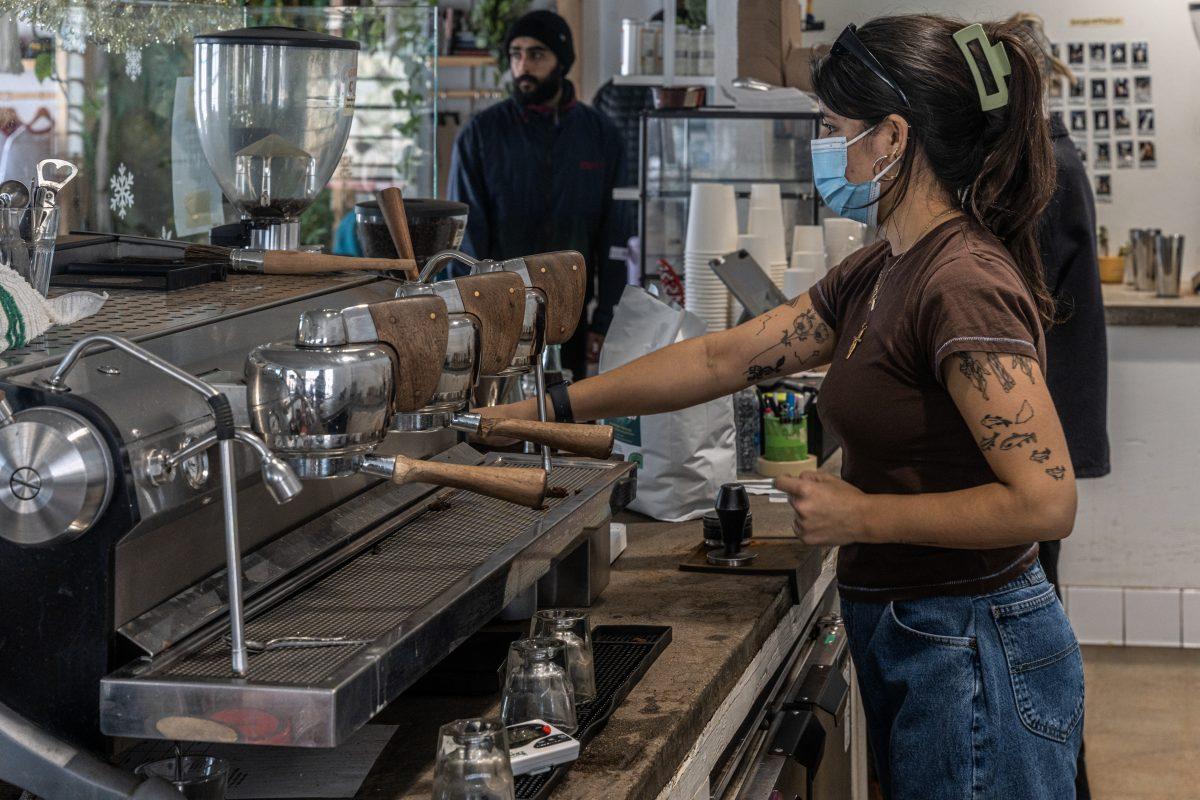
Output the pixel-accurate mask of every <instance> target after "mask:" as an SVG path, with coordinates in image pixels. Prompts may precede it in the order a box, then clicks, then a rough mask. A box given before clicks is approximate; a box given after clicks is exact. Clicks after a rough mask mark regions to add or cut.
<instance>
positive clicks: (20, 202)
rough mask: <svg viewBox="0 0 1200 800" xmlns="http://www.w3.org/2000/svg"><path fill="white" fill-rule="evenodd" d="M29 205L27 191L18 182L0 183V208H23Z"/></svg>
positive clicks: (26, 188) (23, 185)
mask: <svg viewBox="0 0 1200 800" xmlns="http://www.w3.org/2000/svg"><path fill="white" fill-rule="evenodd" d="M27 205H29V189H28V187H26V186H25V184H23V183H21V182H20V181H18V180H7V181H5V182H4V183H0V208H24V207H25V206H27Z"/></svg>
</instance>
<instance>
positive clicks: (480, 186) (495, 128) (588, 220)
mask: <svg viewBox="0 0 1200 800" xmlns="http://www.w3.org/2000/svg"><path fill="white" fill-rule="evenodd" d="M505 47H506V49H507V51H508V55H509V69H510V72H511V77H512V97H511V98H510V99H508V100H505V101H504V102H502V103H498V104H496V105H494V106H492V107H491V108H489V109H487V110H486V111H484V112H482V113H480V114H479V115H477V116H476V117H475V118H474V119H472V120H471V121H470V122H469V123H468V124H467V125H466V127H464V128H463V129H462V131H461V132H460V133H459V135H458V138H457V140H455V143H454V152H453V155H452V158H451V163H450V184H449V192H448V194H449V197H450V199H451V200H459V201H461V202H464V203H467V204H468V205H469V206H470V207H471V212H470V215H469V216H468V218H467V231H466V235H465V237H464V239H463V244H462V248H463V250H465V251H466V252H467V253H469V254H471V255H473V256H475V257H476V258H492V259H505V258H516V257H519V256H525V255H530V254H533V253H543V252H548V251H553V250H578V251H579V252H580V253H582V254H583V255H584V257H585V259H586V260H587V265H588V278H589V280H588V286H587V300H588V305H589V306H590V305H591V304H592V301H595V302H594V306H595V307H594V310H592V311H591V316H590V319H589V318H588V309H587V308H585V309H584V312H583V316H582V317H581V318H580V324H579V327H578V328H576V330H575V336H574V337H573V338H572V339H571V340H570V341H569V342H567V343H566V344H564V345H563V364H564V366H566V367H567V368H568V369H570V370H571V371H572V372H573V373H574V374H575V377H577V378H582V377H584V376H585V375H586V368H587V364H588V363H589V362H594V361H596V360H597V359H598V356H599V352H600V346H601V344H602V343H603V341H604V335H605V334H606V333H607V331H608V326H609V324H610V323H611V322H612V314H613V308H614V307H615V306H616V304H617V301H618V300H620V297H621V292H622V290H623V289H624V286H625V265H624V260H623V255H620V258H621V260H620V261H615V260H612V256H613V255H618V254H619V253H618V251H617V250H616V249H615V248H623V247H624V246H625V243H624V242H620V241H618V239H617V234H616V233H615V231H614V228H615V225H614V220H613V213H612V206H613V200H612V190H613V187H614V186H616V185H617V177H618V176H619V175H620V174H621V170H622V168H623V167H622V147H621V138H620V134H619V133H618V132H617V129H616V126H614V125H613V123H612V121H611V120H609V119H608V117H606V116H604V115H603V114H601V113H600V112H598V111H596V110H594V109H592V108H590V107H588V106H586V105H584V104H583V103H580V102H579V101H578V100H577V99H576V97H575V88H574V86H573V85H572V84H571V82H570V81H569V80H567V79H566V77H565V75H566V73H567V71H568V70H569V69H570V68H571V64H572V63H574V61H575V47H574V42H573V41H572V38H571V30H570V28H569V27H567V23H566V21H565V20H563V18H562V17H560V16H558V15H557V14H554V13H552V12H550V11H532V12H530V13H528V14H526V15H525V16H523V17H521V18H520V19H519V20H517V21H516V22H515V23H514V24H513V26H512V27H511V28H510V29H509V31H508V35H507V37H506V41H505ZM462 272H463V269H462V268H461V267H456V268H454V269H453V270H452V271H451V274H462Z"/></svg>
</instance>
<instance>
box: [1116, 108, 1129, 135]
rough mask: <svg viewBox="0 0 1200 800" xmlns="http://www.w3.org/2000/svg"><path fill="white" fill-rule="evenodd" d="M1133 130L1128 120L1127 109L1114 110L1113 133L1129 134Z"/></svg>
mask: <svg viewBox="0 0 1200 800" xmlns="http://www.w3.org/2000/svg"><path fill="white" fill-rule="evenodd" d="M1132 130H1133V123H1132V122H1131V121H1130V118H1129V109H1127V108H1114V109H1113V132H1114V133H1118V134H1121V133H1129V132H1131V131H1132Z"/></svg>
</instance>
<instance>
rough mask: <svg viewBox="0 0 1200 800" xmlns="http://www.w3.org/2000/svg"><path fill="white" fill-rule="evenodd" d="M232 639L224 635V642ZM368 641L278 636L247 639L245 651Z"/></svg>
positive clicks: (252, 651)
mask: <svg viewBox="0 0 1200 800" xmlns="http://www.w3.org/2000/svg"><path fill="white" fill-rule="evenodd" d="M232 640H233V637H231V636H229V635H228V634H226V635H225V639H224V641H225V644H229V643H230V642H231V641H232ZM370 643H371V640H370V639H351V638H350V637H348V636H280V637H278V638H275V639H267V640H266V641H262V640H259V639H247V640H246V651H247V652H250V653H267V652H270V651H271V650H303V649H308V648H316V647H358V646H360V645H364V644H370Z"/></svg>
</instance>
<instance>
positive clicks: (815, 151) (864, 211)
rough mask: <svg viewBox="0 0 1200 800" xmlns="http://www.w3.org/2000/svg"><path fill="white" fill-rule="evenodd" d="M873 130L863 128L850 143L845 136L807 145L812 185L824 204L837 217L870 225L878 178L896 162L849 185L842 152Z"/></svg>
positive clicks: (874, 219) (873, 221)
mask: <svg viewBox="0 0 1200 800" xmlns="http://www.w3.org/2000/svg"><path fill="white" fill-rule="evenodd" d="M873 130H875V128H874V127H871V128H867V129H866V130H865V131H863V132H862V133H860V134H859V135H858V136H855V137H854V138H853V139H851V140H850V141H846V137H845V136H830V137H828V138H826V139H813V140H812V146H811V149H812V164H813V182H814V183H815V184H816V186H817V191H818V192H820V193H821V199H823V200H824V201H825V205H827V206H829V208H830V209H831V210H832V211H833V213H835V214H837V215H838V216H842V217H847V218H848V219H852V220H855V221H857V222H864V223H866V224H867V225H872V226H873V225H875V224H876V222H877V221H878V219H879V202H878V201H879V179H880V178H882V177H883V176H884V175H886V174H887V173H888V171H889V170H891V168H892V167H894V166H896V164H898V163H900V159H898V158H897V159H896V160H895V161H893V162H892V163H890V164H888V165H887V166H886V167H884V168H883V170H882V171H881V172H880V173H879V174H878V175H876V176H875V177H873V178H871V180H869V181H867V182H866V183H851V182H850V180H849V179H848V178H847V177H846V164H847V160H846V151H847V150H848V149H849V148H850V145H852V144H854V143H855V142H857V141H858V140H859V139H862V138H863V137H864V136H866V135H867V134H869V133H870V132H871V131H873Z"/></svg>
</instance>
